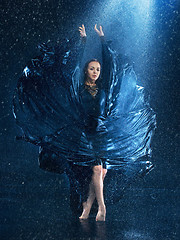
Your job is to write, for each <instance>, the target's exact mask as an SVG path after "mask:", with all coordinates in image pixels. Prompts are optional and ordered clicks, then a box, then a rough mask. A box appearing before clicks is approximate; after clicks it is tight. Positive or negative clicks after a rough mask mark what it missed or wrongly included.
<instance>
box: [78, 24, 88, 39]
mask: <svg viewBox="0 0 180 240" xmlns="http://www.w3.org/2000/svg"><path fill="white" fill-rule="evenodd" d="M79 32H80V35H81V37H86V36H87V35H86V30H85V26H84V24H82V27H79Z"/></svg>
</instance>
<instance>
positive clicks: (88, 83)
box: [85, 80, 96, 86]
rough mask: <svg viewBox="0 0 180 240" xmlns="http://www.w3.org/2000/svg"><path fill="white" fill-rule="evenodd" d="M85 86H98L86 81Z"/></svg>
mask: <svg viewBox="0 0 180 240" xmlns="http://www.w3.org/2000/svg"><path fill="white" fill-rule="evenodd" d="M85 85H88V86H96V83H95V82H92V81H91V82H90V81H89V80H86V81H85Z"/></svg>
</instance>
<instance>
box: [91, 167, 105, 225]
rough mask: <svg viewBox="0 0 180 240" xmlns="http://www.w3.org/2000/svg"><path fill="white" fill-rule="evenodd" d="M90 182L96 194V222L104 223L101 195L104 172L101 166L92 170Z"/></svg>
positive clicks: (102, 195) (102, 197)
mask: <svg viewBox="0 0 180 240" xmlns="http://www.w3.org/2000/svg"><path fill="white" fill-rule="evenodd" d="M93 172H94V174H93V176H92V181H93V183H94V190H95V194H96V199H97V202H98V213H97V215H96V221H105V217H106V206H105V203H104V194H103V178H104V174H103V172H104V170H103V168H102V166H101V165H99V166H95V167H94V168H93Z"/></svg>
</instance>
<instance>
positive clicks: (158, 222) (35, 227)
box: [0, 0, 180, 239]
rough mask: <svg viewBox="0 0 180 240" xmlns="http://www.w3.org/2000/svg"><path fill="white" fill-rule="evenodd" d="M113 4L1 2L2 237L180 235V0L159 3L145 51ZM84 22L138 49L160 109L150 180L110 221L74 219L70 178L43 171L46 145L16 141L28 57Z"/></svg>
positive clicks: (142, 75)
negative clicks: (18, 94)
mask: <svg viewBox="0 0 180 240" xmlns="http://www.w3.org/2000/svg"><path fill="white" fill-rule="evenodd" d="M105 2H106V3H105ZM105 2H102V1H90V0H89V1H81V0H76V1H70V0H67V1H62V0H59V1H55V0H49V1H43V0H38V1H30V0H29V1H27V0H26V1H25V0H20V1H18V2H17V1H10V0H8V1H4V2H3V3H1V6H0V12H1V16H2V18H1V23H0V24H1V25H2V28H1V31H0V34H1V38H0V39H1V52H0V53H1V79H0V84H1V86H0V96H1V102H0V107H1V108H0V109H1V110H0V114H1V116H0V125H1V130H0V153H1V155H0V156H1V177H2V179H1V190H0V192H1V207H2V209H1V224H2V228H1V229H2V231H1V233H2V238H1V239H33V238H34V237H36V239H40V238H41V239H57V238H59V239H95V237H97V239H98V237H99V239H101V238H102V239H179V237H178V236H179V235H178V234H179V232H178V231H179V222H180V221H179V216H178V211H179V205H178V200H179V167H180V164H179V157H180V153H179V129H178V127H179V120H180V115H179V108H178V107H179V102H180V99H179V95H180V94H179V87H180V31H179V26H180V13H179V11H180V3H179V1H175V0H174V1H173V0H172V1H170V0H167V1H165V0H160V1H154V2H156V3H155V4H154V7H153V17H152V19H151V30H150V36H151V37H150V38H149V42H148V47H147V46H146V47H145V51H143V49H142V48H143V45H142V44H141V41H139V40H140V39H142V38H140V39H139V38H138V37H137V36H136V34H135V35H134V36H135V37H134V38H133V39H132V38H127V39H126V36H128V29H129V28H130V30H132V29H131V27H132V25H133V24H132V22H131V21H132V20H131V19H130V16H129V17H126V19H127V20H128V21H127V22H125V20H124V18H123V16H125V13H126V12H124V13H123V14H124V15H123V14H122V15H123V16H121V14H119V13H114V16H113V14H112V13H111V15H110V17H109V18H107V19H106V16H104V15H103V13H102V9H103V8H105V7H107V4H108V2H107V1H105ZM124 9H125V8H124ZM124 11H125V10H124ZM130 11H131V9H127V13H130ZM118 14H119V15H118ZM82 23H84V24H85V26H86V29H87V33H89V35H91V36H93V25H94V24H95V23H98V24H102V25H103V26H104V31H105V33H106V36H107V38H108V39H111V40H112V41H113V43H114V46H116V49H117V48H119V51H123V52H126V50H127V49H129V48H130V49H131V51H128V55H129V57H130V58H131V60H132V61H133V62H134V67H135V71H136V72H137V76H138V79H139V84H140V85H143V86H145V87H146V89H147V90H148V91H149V93H150V96H151V100H150V103H151V106H152V108H153V109H154V110H155V111H156V113H157V130H156V134H155V136H154V139H153V142H152V148H153V159H152V160H153V163H154V164H155V166H156V167H155V169H154V170H153V172H152V173H151V174H150V175H148V176H147V177H146V178H145V180H139V181H137V182H136V183H134V184H132V186H131V187H130V188H129V189H127V191H126V193H125V197H124V198H123V199H122V201H120V202H119V203H118V204H117V205H114V206H109V208H108V209H107V211H108V213H107V222H106V223H105V224H102V225H101V224H99V225H97V224H95V222H94V219H90V222H89V224H86V223H85V224H80V223H79V222H78V221H77V220H76V219H74V218H73V217H72V216H71V212H70V209H69V200H68V197H69V194H68V191H69V190H68V181H67V179H66V177H65V176H63V175H62V176H60V175H56V174H51V173H46V172H43V171H42V170H40V169H39V168H38V163H37V157H38V148H37V147H36V146H33V145H30V144H27V143H24V142H21V141H20V142H19V141H16V140H15V136H16V135H18V134H19V133H20V130H19V129H18V127H17V126H16V125H15V121H14V119H13V115H12V111H11V109H12V97H13V91H14V88H15V87H16V83H17V80H18V77H19V76H20V74H21V72H22V70H23V68H24V67H25V64H26V63H27V61H29V60H30V59H31V58H32V57H34V56H36V55H37V54H38V50H37V47H36V46H37V45H38V44H39V43H41V42H44V41H47V40H48V39H50V40H55V39H57V38H62V37H71V36H72V35H73V34H74V33H75V32H77V29H78V26H79V25H81V24H82ZM130 23H131V24H130ZM117 27H118V28H117ZM134 32H135V31H134ZM123 33H126V34H125V35H123ZM142 36H143V35H142ZM93 38H94V36H93V37H92V39H93ZM133 40H134V42H133ZM142 40H143V39H142ZM145 40H147V39H145ZM120 43H121V44H120ZM124 43H126V44H125V45H126V48H127V49H126V48H123V44H124Z"/></svg>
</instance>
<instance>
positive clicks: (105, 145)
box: [13, 38, 156, 185]
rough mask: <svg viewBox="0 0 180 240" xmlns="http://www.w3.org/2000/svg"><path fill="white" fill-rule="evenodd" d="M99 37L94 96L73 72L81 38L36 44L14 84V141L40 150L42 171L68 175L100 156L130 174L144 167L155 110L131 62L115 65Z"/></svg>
mask: <svg viewBox="0 0 180 240" xmlns="http://www.w3.org/2000/svg"><path fill="white" fill-rule="evenodd" d="M101 42H102V69H101V73H102V74H101V78H100V80H98V81H99V84H98V92H97V94H96V96H95V97H92V95H91V94H90V93H89V92H88V90H87V89H86V88H85V85H84V76H83V74H82V70H81V69H80V59H81V58H82V54H83V49H84V46H85V40H84V39H83V41H82V42H81V43H78V44H76V41H75V39H71V40H64V41H62V42H59V43H57V44H56V45H54V46H52V45H51V44H50V43H46V44H41V45H40V46H39V48H40V51H41V54H40V55H39V56H38V57H36V58H34V59H32V60H31V61H30V62H29V63H28V64H27V66H26V67H25V68H24V71H23V73H22V76H21V78H20V79H19V81H18V84H17V88H16V90H15V94H14V99H13V113H14V117H15V119H16V123H17V124H18V125H19V126H20V127H21V129H22V132H23V135H22V137H21V138H22V139H23V140H25V141H27V142H30V143H33V144H36V145H38V146H40V147H41V152H40V157H39V159H40V166H41V167H42V168H44V169H46V170H49V171H53V172H58V173H63V172H66V173H67V174H68V172H69V171H70V172H71V173H69V176H70V175H73V176H74V178H75V175H76V174H75V175H74V174H72V172H73V173H76V171H75V170H74V169H71V167H70V166H73V167H75V166H77V168H78V167H80V166H83V167H85V166H94V165H95V163H96V162H97V161H99V159H102V161H103V164H105V165H106V168H108V169H115V170H116V171H117V172H118V171H120V172H121V174H124V175H126V176H129V177H131V176H133V174H136V173H139V172H145V171H146V169H148V167H149V164H150V162H149V158H150V157H151V147H150V143H151V138H152V135H153V133H154V129H155V126H156V120H155V113H154V111H153V110H152V109H151V107H150V106H149V103H148V101H147V100H146V99H145V93H144V88H143V87H141V86H138V85H137V78H136V75H135V72H134V70H133V68H132V66H130V65H129V64H128V63H123V64H122V59H119V58H118V57H117V56H118V55H117V53H116V52H115V51H114V50H112V48H111V47H110V44H109V43H107V42H106V41H105V40H104V38H101ZM67 169H68V170H67ZM69 169H71V170H69ZM84 169H85V168H84ZM133 169H134V172H133V171H132V170H133ZM127 172H128V174H126V173H127ZM132 172H133V174H132ZM77 182H79V183H80V180H79V181H77ZM81 185H82V184H81Z"/></svg>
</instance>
